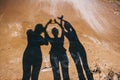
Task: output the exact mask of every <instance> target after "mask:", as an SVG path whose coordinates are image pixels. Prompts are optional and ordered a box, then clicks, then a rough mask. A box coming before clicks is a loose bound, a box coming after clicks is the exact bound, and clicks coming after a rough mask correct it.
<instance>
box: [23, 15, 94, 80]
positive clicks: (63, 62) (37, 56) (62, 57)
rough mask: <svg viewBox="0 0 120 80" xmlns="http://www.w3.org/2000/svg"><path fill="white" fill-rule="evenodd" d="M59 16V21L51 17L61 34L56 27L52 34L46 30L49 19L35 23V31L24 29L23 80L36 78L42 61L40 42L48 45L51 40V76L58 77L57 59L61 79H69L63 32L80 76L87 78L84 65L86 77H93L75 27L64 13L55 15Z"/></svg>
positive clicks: (83, 78) (55, 79)
mask: <svg viewBox="0 0 120 80" xmlns="http://www.w3.org/2000/svg"><path fill="white" fill-rule="evenodd" d="M58 19H59V20H60V22H57V21H56V19H54V23H55V24H58V26H59V27H60V28H61V30H62V33H61V36H60V37H58V34H59V30H58V29H57V28H55V27H54V28H53V29H52V34H53V36H54V37H53V38H51V37H50V36H49V34H48V33H47V31H46V29H47V28H48V25H49V24H51V23H52V20H51V19H50V20H49V21H48V22H47V24H46V25H45V26H43V25H42V24H37V25H36V26H35V30H34V31H33V30H31V29H29V30H28V31H27V41H28V44H27V47H26V49H25V52H24V54H23V62H22V63H23V78H22V80H30V77H31V80H38V75H39V72H40V69H41V64H42V52H41V46H42V45H48V43H50V44H51V49H50V51H49V54H50V63H51V66H52V71H53V76H54V80H61V76H60V68H59V63H60V66H61V69H62V75H63V80H70V77H69V70H68V66H69V60H68V57H67V55H66V49H65V48H64V46H63V45H64V36H65V37H66V38H67V39H68V41H69V45H70V46H69V52H70V55H71V57H72V59H73V61H74V63H75V65H76V69H77V72H78V77H79V80H86V79H85V76H84V74H83V69H84V70H85V72H86V76H87V80H94V79H93V74H92V73H91V71H90V69H89V66H88V62H87V57H86V51H85V48H84V47H83V45H82V44H81V43H80V41H79V39H78V37H77V34H76V31H75V30H74V28H73V26H72V25H71V24H70V23H69V22H68V21H66V20H64V19H63V16H61V17H58ZM42 33H44V37H43V36H42V35H41V34H42ZM81 63H82V64H81ZM82 66H83V68H82Z"/></svg>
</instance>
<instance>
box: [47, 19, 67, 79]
mask: <svg viewBox="0 0 120 80" xmlns="http://www.w3.org/2000/svg"><path fill="white" fill-rule="evenodd" d="M51 22H52V20H50V21H49V22H48V24H50V23H51ZM47 26H48V25H47ZM47 26H46V27H45V28H47ZM60 27H61V26H60ZM61 29H62V34H61V37H58V34H59V31H58V29H57V28H53V29H52V34H53V36H54V37H53V38H51V37H50V36H49V35H48V33H47V32H46V38H47V40H48V41H49V42H50V44H51V49H50V52H49V53H50V62H51V66H52V70H53V76H54V80H61V77H60V70H59V62H60V64H61V68H62V75H63V80H69V74H68V63H69V62H68V57H67V55H66V49H65V48H64V47H63V45H64V34H63V28H62V27H61Z"/></svg>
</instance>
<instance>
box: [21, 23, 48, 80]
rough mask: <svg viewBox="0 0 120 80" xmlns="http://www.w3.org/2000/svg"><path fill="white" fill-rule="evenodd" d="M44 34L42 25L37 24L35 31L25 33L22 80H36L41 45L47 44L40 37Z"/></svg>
mask: <svg viewBox="0 0 120 80" xmlns="http://www.w3.org/2000/svg"><path fill="white" fill-rule="evenodd" d="M42 32H44V28H43V25H42V24H37V25H36V26H35V30H34V31H32V30H31V29H29V30H28V31H27V41H28V44H27V47H26V49H25V52H24V54H23V62H22V64H23V78H22V80H30V76H31V80H38V75H39V72H40V68H41V64H42V52H41V47H40V46H41V45H47V44H48V42H47V40H46V39H45V38H43V37H42V36H41V33H42Z"/></svg>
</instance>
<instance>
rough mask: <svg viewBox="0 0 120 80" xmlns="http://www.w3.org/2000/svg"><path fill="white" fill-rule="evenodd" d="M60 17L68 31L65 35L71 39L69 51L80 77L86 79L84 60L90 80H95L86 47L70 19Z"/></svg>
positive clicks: (81, 79) (82, 79)
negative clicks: (89, 65)
mask: <svg viewBox="0 0 120 80" xmlns="http://www.w3.org/2000/svg"><path fill="white" fill-rule="evenodd" d="M58 19H60V25H62V22H64V28H65V29H66V31H65V30H64V35H65V36H66V37H67V39H68V41H69V44H70V46H69V51H70V54H71V56H72V58H73V60H74V63H75V64H76V68H77V72H78V76H79V79H80V80H85V76H84V74H83V70H82V65H81V62H82V64H83V68H84V70H85V72H86V75H87V78H88V80H94V79H93V74H92V73H91V71H90V69H89V67H88V62H87V57H86V51H85V48H84V47H83V45H82V44H81V43H80V41H79V39H78V37H77V34H76V31H75V30H74V28H73V27H72V25H71V24H70V23H69V22H68V21H66V20H63V16H61V17H58Z"/></svg>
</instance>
